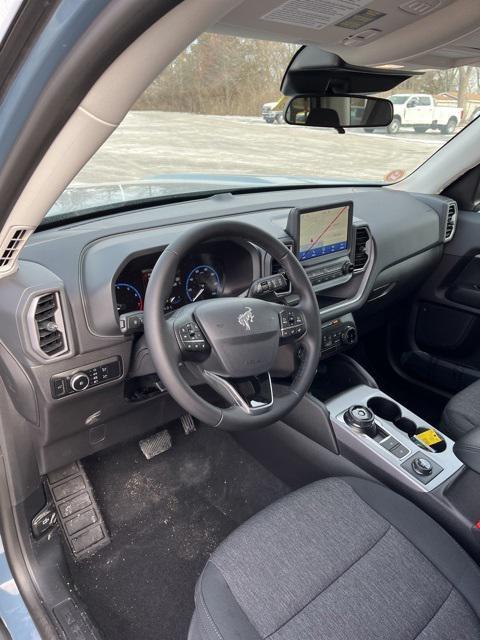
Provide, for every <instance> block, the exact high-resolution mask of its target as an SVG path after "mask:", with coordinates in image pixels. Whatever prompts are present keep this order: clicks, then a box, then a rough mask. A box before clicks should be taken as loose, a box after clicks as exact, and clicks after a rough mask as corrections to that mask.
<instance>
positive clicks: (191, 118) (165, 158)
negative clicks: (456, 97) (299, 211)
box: [74, 111, 449, 185]
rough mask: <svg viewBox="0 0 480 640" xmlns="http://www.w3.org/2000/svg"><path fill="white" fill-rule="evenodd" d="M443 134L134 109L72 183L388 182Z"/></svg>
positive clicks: (421, 159) (410, 166)
mask: <svg viewBox="0 0 480 640" xmlns="http://www.w3.org/2000/svg"><path fill="white" fill-rule="evenodd" d="M448 138H449V137H448V136H445V135H442V134H440V133H438V132H433V131H432V132H427V133H425V134H419V135H417V134H415V133H413V132H409V131H408V130H405V131H402V132H401V133H399V134H397V135H388V134H387V133H386V132H384V131H381V130H378V131H375V132H372V133H366V132H364V131H363V130H355V129H353V130H351V131H348V132H347V133H346V135H340V134H338V133H337V132H336V131H334V130H331V129H313V128H306V127H292V126H289V125H285V124H283V125H274V124H267V123H265V122H264V121H263V120H262V119H261V118H253V117H250V118H249V117H241V116H205V115H196V114H189V113H167V112H161V111H134V112H131V113H129V114H128V116H127V117H126V118H125V120H124V122H123V123H122V125H121V126H120V127H119V128H118V130H117V131H116V132H115V133H114V134H113V135H112V136H111V138H110V139H109V140H108V141H107V142H106V143H105V144H104V145H103V147H102V148H101V149H100V150H99V151H98V152H97V154H96V155H95V156H94V158H93V159H92V160H91V161H90V162H89V163H88V164H87V165H86V167H85V168H84V169H83V170H82V171H81V172H80V174H79V175H78V176H77V178H76V179H75V181H74V183H75V184H81V185H85V184H96V183H100V182H127V181H135V180H141V179H149V178H152V177H157V176H160V175H161V174H165V173H221V174H250V175H251V174H255V175H288V176H308V177H311V176H314V177H317V178H320V179H321V178H340V179H344V180H345V181H348V180H365V181H383V180H384V179H385V178H386V176H387V175H388V174H389V173H390V172H392V171H400V172H404V173H405V174H408V173H410V172H411V171H413V169H415V168H416V167H417V166H418V165H420V164H421V163H422V162H424V161H425V160H426V158H428V157H429V156H430V155H432V154H433V153H434V152H435V151H436V150H437V149H438V148H439V147H440V146H442V145H443V144H444V143H445V142H446V141H447V140H448Z"/></svg>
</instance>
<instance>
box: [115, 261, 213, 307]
mask: <svg viewBox="0 0 480 640" xmlns="http://www.w3.org/2000/svg"><path fill="white" fill-rule="evenodd" d="M199 258H200V259H201V257H200V256H199ZM200 259H199V260H198V262H197V261H196V260H192V259H190V260H188V261H186V262H184V263H183V264H182V265H181V266H180V268H179V269H178V271H177V273H176V275H175V280H174V282H173V285H172V289H171V291H170V294H169V296H168V298H167V299H166V300H165V307H164V311H165V313H170V312H172V311H175V310H176V309H179V308H180V307H183V306H184V305H186V304H189V303H190V302H197V301H198V302H200V301H201V300H208V299H209V298H216V297H218V296H219V295H221V294H222V292H223V271H222V270H221V269H220V268H219V267H218V266H217V265H215V266H213V265H212V264H209V263H208V262H203V263H202V262H200ZM151 274H152V268H151V267H150V266H148V267H144V268H140V269H138V270H135V271H133V270H129V271H128V272H124V273H122V274H121V275H120V278H119V281H118V282H117V284H116V285H115V297H116V303H117V311H118V313H119V315H121V314H122V313H129V312H132V311H142V310H143V303H144V299H145V293H146V291H147V287H148V283H149V281H150V276H151ZM221 274H222V275H221Z"/></svg>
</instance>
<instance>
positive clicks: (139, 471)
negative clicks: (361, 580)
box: [71, 429, 288, 640]
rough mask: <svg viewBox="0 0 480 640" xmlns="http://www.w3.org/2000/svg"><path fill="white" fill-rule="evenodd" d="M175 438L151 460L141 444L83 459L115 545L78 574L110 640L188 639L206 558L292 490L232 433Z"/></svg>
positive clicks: (81, 565) (75, 565)
mask: <svg viewBox="0 0 480 640" xmlns="http://www.w3.org/2000/svg"><path fill="white" fill-rule="evenodd" d="M172 435H173V440H174V446H173V448H172V449H171V450H170V451H167V452H166V453H163V454H161V455H159V456H157V457H156V458H153V459H152V460H149V461H147V460H146V459H145V458H144V457H143V455H142V454H141V452H140V450H139V448H138V444H137V443H136V442H135V443H129V444H126V445H122V446H120V447H116V448H114V449H111V450H109V451H107V452H105V453H102V454H99V455H97V456H92V457H90V458H87V459H85V460H84V461H83V462H84V466H85V470H86V472H87V474H88V476H89V478H90V480H91V482H92V484H93V487H94V491H95V494H96V496H97V499H98V502H99V505H100V507H101V509H102V512H103V516H104V518H105V521H106V523H107V526H108V528H109V530H110V534H111V537H112V543H111V544H110V545H109V546H108V547H106V548H104V549H102V550H101V551H99V552H98V553H97V554H96V555H95V556H93V557H91V558H88V559H85V560H83V561H81V562H74V561H73V560H71V571H72V576H73V578H74V582H75V585H76V587H77V589H78V591H79V593H80V596H81V598H82V599H83V601H84V602H85V603H86V604H87V606H88V608H89V609H90V612H91V614H92V616H93V617H94V619H95V620H96V621H97V624H98V625H99V627H100V629H101V630H102V631H103V633H104V634H105V637H106V638H112V639H113V638H114V639H127V638H128V639H129V640H133V639H136V638H138V639H142V640H149V639H152V640H153V639H155V640H184V639H186V637H187V631H188V625H189V622H190V618H191V615H192V612H193V593H194V586H195V582H196V580H197V577H198V575H199V574H200V572H201V570H202V568H203V566H204V565H205V562H206V560H207V558H208V556H209V554H210V553H211V552H212V551H213V550H214V549H215V548H216V547H217V546H218V544H219V543H220V542H221V540H223V539H224V538H225V537H226V536H227V535H228V534H229V533H230V532H231V531H232V530H233V529H235V528H236V527H237V526H238V525H239V524H240V523H242V522H244V521H245V520H246V519H247V518H249V517H250V516H252V515H253V514H254V513H256V512H258V511H260V510H261V509H262V508H264V507H265V506H267V505H268V504H270V503H271V502H273V501H274V500H276V499H277V498H280V497H281V496H282V495H285V493H287V492H288V488H287V487H286V485H284V484H283V483H282V482H281V481H280V480H278V479H277V478H276V477H275V476H273V475H272V474H271V473H270V472H268V471H267V470H266V469H265V468H264V467H263V466H261V465H260V464H259V463H258V462H257V461H256V460H255V459H254V458H253V457H251V456H250V455H249V454H248V453H246V452H245V451H244V450H243V449H242V448H241V447H240V446H239V445H238V444H237V443H236V442H235V441H234V439H233V438H232V437H231V436H230V435H229V434H227V433H224V432H221V431H214V430H213V429H200V430H198V431H197V432H195V433H193V434H192V435H190V436H184V435H183V433H180V431H175V432H174V433H173V434H172Z"/></svg>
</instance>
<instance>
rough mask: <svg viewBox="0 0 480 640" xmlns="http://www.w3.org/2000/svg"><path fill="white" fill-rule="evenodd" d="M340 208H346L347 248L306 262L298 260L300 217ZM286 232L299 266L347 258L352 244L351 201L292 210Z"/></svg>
mask: <svg viewBox="0 0 480 640" xmlns="http://www.w3.org/2000/svg"><path fill="white" fill-rule="evenodd" d="M340 207H348V227H347V248H346V249H342V250H341V251H336V252H335V253H327V254H325V255H324V256H315V257H314V258H309V259H308V260H300V258H299V249H300V247H299V239H300V222H301V216H302V215H303V214H304V213H312V212H315V211H326V210H327V209H336V208H340ZM287 232H288V233H289V235H290V236H291V237H292V239H293V249H294V252H295V256H296V258H297V260H298V261H299V262H300V264H301V265H303V266H305V267H308V266H310V265H314V264H319V263H322V262H330V261H332V260H337V259H338V258H342V257H344V256H348V255H350V253H351V251H352V242H353V202H352V201H351V200H348V201H346V202H332V203H330V204H326V205H321V206H316V207H306V208H295V209H292V210H291V211H290V213H289V215H288V222H287Z"/></svg>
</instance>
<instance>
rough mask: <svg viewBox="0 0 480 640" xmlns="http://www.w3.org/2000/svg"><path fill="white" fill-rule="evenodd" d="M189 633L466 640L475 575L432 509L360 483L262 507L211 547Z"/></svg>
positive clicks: (479, 575) (194, 636) (210, 639)
mask: <svg viewBox="0 0 480 640" xmlns="http://www.w3.org/2000/svg"><path fill="white" fill-rule="evenodd" d="M195 603H196V609H195V613H194V616H193V619H192V623H191V627H190V632H189V640H234V639H235V640H264V639H266V638H269V640H396V639H398V640H405V639H411V640H413V639H414V638H416V639H417V640H474V639H478V638H480V620H479V618H480V570H479V568H478V567H477V566H476V565H475V563H474V562H473V560H472V559H471V558H470V557H469V556H468V555H467V554H466V553H465V551H463V549H461V548H460V546H459V545H458V544H457V543H456V542H455V541H454V540H453V539H452V538H451V537H450V536H449V535H448V534H447V533H446V532H445V531H444V530H443V529H442V528H441V527H440V526H439V525H438V524H437V523H436V522H434V521H433V520H432V519H431V518H430V517H429V516H427V515H426V514H424V513H423V512H422V511H421V510H420V509H418V508H417V507H415V506H414V505H413V504H412V503H410V502H408V501H407V500H405V499H404V498H402V497H401V496H399V495H397V494H395V493H393V492H392V491H390V490H389V489H386V488H385V487H383V486H381V485H379V484H377V483H375V482H371V481H367V480H361V479H358V478H341V479H340V478H336V479H328V480H322V481H320V482H316V483H314V484H312V485H310V486H307V487H304V488H303V489H300V490H299V491H296V492H295V493H292V494H290V495H288V496H286V497H285V498H283V499H281V500H279V501H278V502H276V503H275V504H273V505H272V506H270V507H268V508H267V509H265V510H264V511H262V512H260V513H259V514H257V515H256V516H254V517H253V518H251V519H250V520H249V521H248V522H246V523H245V524H244V525H242V526H241V527H240V528H238V529H237V530H236V531H234V532H233V534H231V535H230V536H229V537H228V538H227V539H226V540H225V541H224V542H223V543H222V544H221V545H220V546H219V548H218V549H217V550H216V551H215V552H214V553H213V555H212V556H211V558H210V560H209V561H208V562H207V565H206V567H205V569H204V571H203V573H202V575H201V577H200V579H199V581H198V584H197V589H196V594H195Z"/></svg>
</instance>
